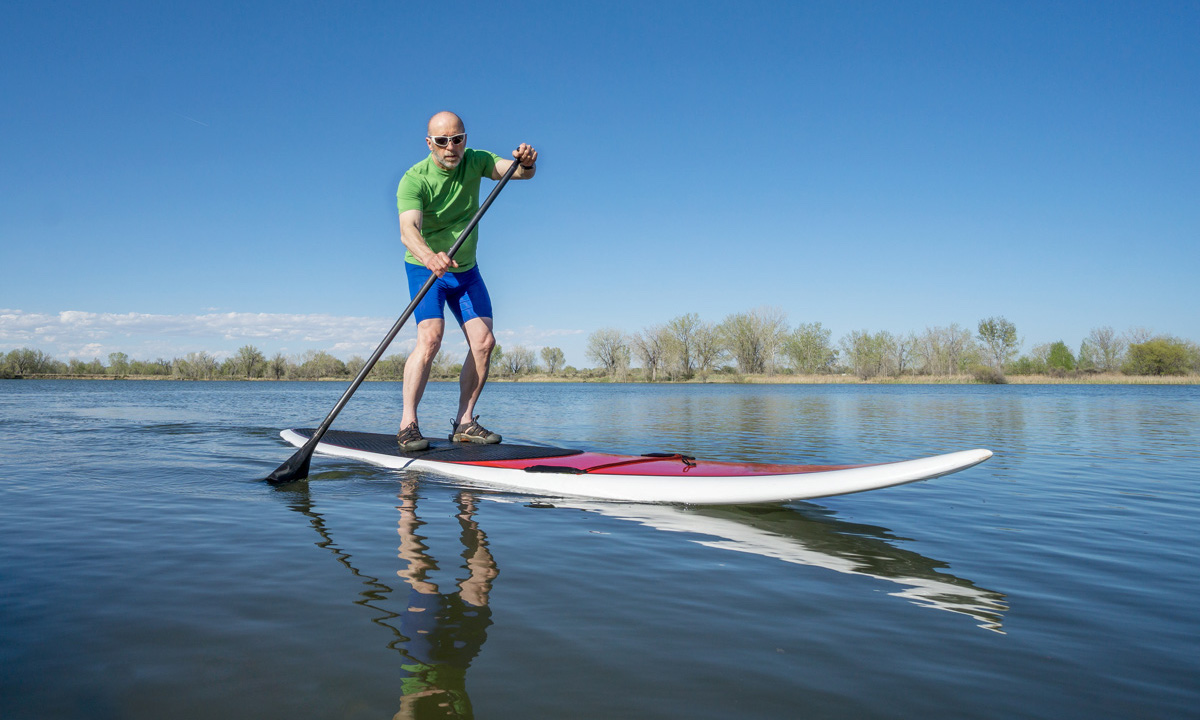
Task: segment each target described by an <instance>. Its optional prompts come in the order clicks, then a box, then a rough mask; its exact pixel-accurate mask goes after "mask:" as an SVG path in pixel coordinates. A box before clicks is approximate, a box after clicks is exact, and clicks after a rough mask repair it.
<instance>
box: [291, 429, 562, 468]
mask: <svg viewBox="0 0 1200 720" xmlns="http://www.w3.org/2000/svg"><path fill="white" fill-rule="evenodd" d="M315 431H316V429H315V428H296V429H295V430H294V432H295V433H296V434H298V435H300V436H302V437H303V438H305V439H306V440H307V439H308V438H310V437H312V436H313V433H314V432H315ZM321 442H322V443H327V444H329V445H337V446H338V447H344V448H350V449H353V450H363V451H365V452H371V453H378V454H380V455H395V456H396V457H405V458H413V459H416V458H420V459H422V460H438V461H441V462H475V461H491V460H531V459H540V458H555V457H566V456H568V455H579V454H580V453H581V452H582V451H580V450H570V449H567V448H560V447H543V446H537V445H505V444H504V443H500V444H498V445H481V444H479V443H456V442H451V441H450V440H435V439H434V438H429V449H428V450H419V451H417V452H400V447H399V446H398V445H396V436H395V435H384V434H381V433H364V432H352V431H349V430H328V431H326V432H325V436H324V437H322V438H321Z"/></svg>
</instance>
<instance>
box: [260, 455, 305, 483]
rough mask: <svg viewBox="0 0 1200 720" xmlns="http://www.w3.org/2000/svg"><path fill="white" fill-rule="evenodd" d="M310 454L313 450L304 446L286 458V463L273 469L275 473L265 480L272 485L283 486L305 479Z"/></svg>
mask: <svg viewBox="0 0 1200 720" xmlns="http://www.w3.org/2000/svg"><path fill="white" fill-rule="evenodd" d="M312 454H313V449H312V448H311V447H309V446H308V445H305V446H304V447H302V448H300V449H299V450H297V451H296V453H295V454H294V455H292V456H291V457H290V458H288V460H287V462H285V463H284V464H282V465H280V466H279V467H277V468H275V472H273V473H271V474H270V475H268V476H267V477H266V478H265V480H266V481H267V482H269V483H271V484H272V485H283V484H284V483H290V482H299V481H300V480H304V479H307V478H308V463H309V461H310V460H312Z"/></svg>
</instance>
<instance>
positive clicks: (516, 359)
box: [503, 345, 537, 378]
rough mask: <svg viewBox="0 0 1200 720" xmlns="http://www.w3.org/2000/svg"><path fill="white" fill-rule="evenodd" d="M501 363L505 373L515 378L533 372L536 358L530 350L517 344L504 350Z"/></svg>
mask: <svg viewBox="0 0 1200 720" xmlns="http://www.w3.org/2000/svg"><path fill="white" fill-rule="evenodd" d="M503 365H504V372H505V374H507V375H510V376H512V377H514V378H515V377H518V376H520V375H524V374H526V373H529V372H533V370H534V368H535V367H537V360H536V359H535V358H534V355H533V351H532V350H530V349H529V348H527V347H523V346H521V345H518V346H516V347H514V348H510V349H509V350H506V351H505V352H504V360H503Z"/></svg>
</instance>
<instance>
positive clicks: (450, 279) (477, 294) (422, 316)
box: [404, 262, 492, 325]
mask: <svg viewBox="0 0 1200 720" xmlns="http://www.w3.org/2000/svg"><path fill="white" fill-rule="evenodd" d="M404 268H405V269H406V270H407V271H408V293H409V297H413V296H415V295H416V294H417V293H418V292H420V291H421V288H422V287H423V286H424V285H425V281H426V280H428V279H429V278H430V276H431V275H433V272H431V271H430V270H429V268H427V267H425V266H424V265H414V264H412V263H409V262H406V263H404ZM447 303H448V304H449V305H450V312H452V313H454V319H455V320H458V324H459V325H462V324H463V323H465V322H466V321H468V320H470V319H472V318H490V317H492V298H491V296H490V295H488V290H487V285H484V284H483V276H482V275H480V274H479V266H478V265H476V266H475V267H473V268H471V269H470V270H467V271H464V272H458V273H455V272H448V273H446V274H445V275H443V276H441V277H440V278H438V279H437V281H436V282H434V283H433V287H431V288H429V292H427V293H425V297H424V298H422V299H421V303H420V304H419V305H417V309H416V310H415V311H413V316H414V317H416V318H417V322H418V323H420V322H421V321H423V320H430V319H433V318H437V319H439V320H445V319H446V313H445V307H446V305H447Z"/></svg>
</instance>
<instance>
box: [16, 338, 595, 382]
mask: <svg viewBox="0 0 1200 720" xmlns="http://www.w3.org/2000/svg"><path fill="white" fill-rule="evenodd" d="M538 358H540V360H541V362H540V363H539V362H538ZM407 359H408V357H407V355H405V354H403V353H397V354H393V355H388V356H385V357H383V358H380V360H379V362H377V363H376V364H375V367H373V368H372V369H371V373H370V374H369V375H368V376H367V379H369V380H402V379H403V378H404V365H405V362H406V361H407ZM564 359H565V355H564V353H563V351H562V349H561V348H557V347H544V348H541V350H540V352H538V353H536V354H535V353H534V351H533V350H531V349H528V348H525V347H523V346H519V345H518V346H516V347H514V348H512V349H510V350H508V351H505V350H504V349H503V348H502V347H501V346H500V345H496V348H495V349H494V350H493V351H492V375H493V377H501V378H503V377H510V378H514V379H517V378H520V377H523V376H528V375H530V374H533V373H535V372H547V373H549V374H551V375H566V376H568V377H591V376H593V375H595V373H593V372H591V371H587V370H584V371H582V372H581V371H578V370H576V369H575V368H573V367H570V366H566V365H565V363H564ZM364 365H366V360H365V359H364V358H362V357H359V356H354V357H352V358H350V359H349V360H346V361H342V360H340V359H338V358H336V357H334V356H333V355H331V354H329V353H327V352H324V351H320V350H309V351H308V352H305V353H304V354H303V355H300V356H298V357H289V356H286V355H284V354H283V353H276V354H275V355H274V356H272V357H267V356H266V355H265V354H263V352H262V351H261V350H259V349H258V348H257V347H255V346H253V345H244V346H242V347H241V348H239V349H238V351H237V352H236V353H234V354H233V355H231V356H229V357H227V358H225V359H224V360H218V359H217V358H216V357H215V356H213V355H211V354H209V353H207V352H191V353H188V354H187V355H185V356H183V357H177V358H174V359H172V360H165V359H163V358H159V359H157V360H152V361H150V360H133V359H130V357H129V356H128V355H126V354H125V353H123V352H114V353H109V355H108V363H107V364H105V363H104V362H103V361H102V360H101V359H100V358H93V359H91V360H88V361H84V360H79V359H77V358H71V359H70V360H68V361H67V362H63V361H61V360H58V359H56V358H54V357H52V356H50V355H48V354H46V353H45V352H42V351H41V350H36V349H30V348H19V349H16V350H12V351H10V352H8V353H7V354H4V353H0V378H14V377H44V376H56V377H162V378H174V379H179V380H259V379H262V380H318V379H327V378H352V377H356V376H357V375H358V373H359V372H361V371H362V369H363V366H364ZM461 370H462V364H461V363H455V362H454V361H453V360H452V359H451V358H450V356H449V355H447V354H446V353H445V352H439V353H438V355H437V357H436V358H435V359H434V361H433V368H432V370H431V372H430V376H431V377H432V378H433V379H435V380H450V379H455V378H457V377H458V374H459V372H460V371H461Z"/></svg>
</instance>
